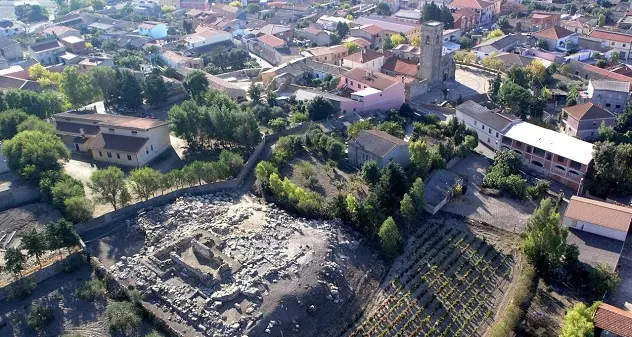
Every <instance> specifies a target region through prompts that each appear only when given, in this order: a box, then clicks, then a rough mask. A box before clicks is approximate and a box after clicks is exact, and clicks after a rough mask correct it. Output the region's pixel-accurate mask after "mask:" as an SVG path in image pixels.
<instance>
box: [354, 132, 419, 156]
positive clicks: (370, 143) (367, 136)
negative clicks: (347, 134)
mask: <svg viewBox="0 0 632 337" xmlns="http://www.w3.org/2000/svg"><path fill="white" fill-rule="evenodd" d="M354 141H355V142H356V143H358V144H359V145H361V146H362V147H363V148H364V149H365V150H366V151H367V152H369V153H372V154H375V155H378V156H380V157H384V156H385V155H387V154H388V153H389V152H391V150H393V149H394V148H395V147H396V146H398V145H408V143H407V142H406V141H405V140H403V139H400V138H397V137H394V136H391V135H390V134H388V133H386V132H384V131H379V130H363V131H360V133H359V134H358V136H357V137H356V139H355V140H354Z"/></svg>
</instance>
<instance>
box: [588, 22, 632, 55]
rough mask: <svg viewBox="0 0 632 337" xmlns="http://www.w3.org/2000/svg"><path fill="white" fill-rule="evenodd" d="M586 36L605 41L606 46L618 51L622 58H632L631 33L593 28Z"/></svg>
mask: <svg viewBox="0 0 632 337" xmlns="http://www.w3.org/2000/svg"><path fill="white" fill-rule="evenodd" d="M588 37H590V38H593V39H597V40H600V41H602V42H606V44H607V47H608V48H612V49H615V50H617V51H618V52H619V57H620V58H622V59H629V58H632V35H631V34H624V33H619V32H610V31H607V30H600V29H595V30H593V31H592V32H590V34H588Z"/></svg>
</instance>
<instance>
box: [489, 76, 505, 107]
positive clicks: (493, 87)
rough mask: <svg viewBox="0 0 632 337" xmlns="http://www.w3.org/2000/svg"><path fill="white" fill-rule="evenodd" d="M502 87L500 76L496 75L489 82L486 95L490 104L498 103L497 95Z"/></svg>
mask: <svg viewBox="0 0 632 337" xmlns="http://www.w3.org/2000/svg"><path fill="white" fill-rule="evenodd" d="M501 85H502V78H501V77H500V74H498V75H496V77H494V78H493V79H490V80H489V91H488V92H487V95H489V98H490V99H491V100H492V102H498V94H499V93H500V86H501Z"/></svg>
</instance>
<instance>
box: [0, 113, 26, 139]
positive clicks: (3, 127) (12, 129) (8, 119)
mask: <svg viewBox="0 0 632 337" xmlns="http://www.w3.org/2000/svg"><path fill="white" fill-rule="evenodd" d="M28 117H29V116H28V115H27V114H26V113H25V112H24V111H22V110H18V109H9V110H6V111H2V112H0V139H11V138H13V137H14V136H15V135H16V134H17V133H18V125H20V123H22V122H24V121H25V120H26V119H27V118H28Z"/></svg>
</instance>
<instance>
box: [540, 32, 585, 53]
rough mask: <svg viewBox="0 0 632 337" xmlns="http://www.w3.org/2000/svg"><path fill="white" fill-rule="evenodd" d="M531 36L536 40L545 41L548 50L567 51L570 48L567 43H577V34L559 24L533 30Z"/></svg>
mask: <svg viewBox="0 0 632 337" xmlns="http://www.w3.org/2000/svg"><path fill="white" fill-rule="evenodd" d="M533 36H534V37H535V38H537V39H538V40H543V41H546V43H547V45H548V50H551V51H553V50H561V51H568V50H570V49H572V48H571V46H569V44H571V45H573V46H574V45H576V44H577V35H576V34H575V33H573V32H572V31H570V30H568V29H566V28H564V27H560V26H553V27H551V28H547V29H544V30H541V31H539V32H535V33H533Z"/></svg>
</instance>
